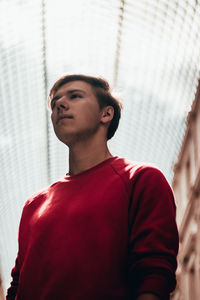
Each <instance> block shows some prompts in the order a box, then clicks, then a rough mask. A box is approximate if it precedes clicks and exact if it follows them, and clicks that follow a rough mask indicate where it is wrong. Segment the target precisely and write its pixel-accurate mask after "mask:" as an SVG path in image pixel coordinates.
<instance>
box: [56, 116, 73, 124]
mask: <svg viewBox="0 0 200 300" xmlns="http://www.w3.org/2000/svg"><path fill="white" fill-rule="evenodd" d="M62 119H73V116H70V115H69V116H62V117H59V118H58V119H57V121H56V123H58V122H59V121H60V120H62Z"/></svg>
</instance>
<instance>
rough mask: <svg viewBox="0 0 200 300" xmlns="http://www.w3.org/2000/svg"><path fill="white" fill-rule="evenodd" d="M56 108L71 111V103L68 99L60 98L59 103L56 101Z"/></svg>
mask: <svg viewBox="0 0 200 300" xmlns="http://www.w3.org/2000/svg"><path fill="white" fill-rule="evenodd" d="M56 107H57V109H58V110H61V109H65V110H67V109H69V103H68V101H67V99H66V97H64V96H63V97H61V98H59V99H58V100H57V101H56Z"/></svg>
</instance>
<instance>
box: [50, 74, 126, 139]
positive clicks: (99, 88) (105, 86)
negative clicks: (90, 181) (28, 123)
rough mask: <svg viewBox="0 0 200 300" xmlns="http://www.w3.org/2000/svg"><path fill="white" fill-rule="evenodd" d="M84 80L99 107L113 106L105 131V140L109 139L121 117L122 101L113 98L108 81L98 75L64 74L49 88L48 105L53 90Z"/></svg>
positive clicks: (53, 92)
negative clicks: (111, 115)
mask: <svg viewBox="0 0 200 300" xmlns="http://www.w3.org/2000/svg"><path fill="white" fill-rule="evenodd" d="M77 80H80V81H85V82H87V83H89V84H90V85H91V87H92V89H93V91H94V94H95V96H96V98H97V101H98V103H99V107H100V109H102V108H103V107H105V106H108V105H110V106H112V107H113V108H114V115H113V118H112V120H111V122H110V126H109V128H108V132H107V140H109V139H111V138H112V137H113V135H114V134H115V131H116V130H117V128H118V125H119V120H120V117H121V109H122V103H121V102H120V100H119V99H117V98H115V97H113V96H112V94H111V89H110V86H109V83H108V82H107V81H106V80H105V79H103V78H100V77H94V76H87V75H82V74H72V75H64V76H62V77H61V78H59V79H58V80H57V81H56V82H55V83H54V85H53V87H52V88H51V90H50V93H49V98H48V105H49V106H50V103H51V100H52V98H53V96H54V94H55V92H56V91H57V90H58V89H59V88H60V87H61V86H62V85H64V84H66V83H68V82H71V81H77Z"/></svg>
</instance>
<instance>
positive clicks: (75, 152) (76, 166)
mask: <svg viewBox="0 0 200 300" xmlns="http://www.w3.org/2000/svg"><path fill="white" fill-rule="evenodd" d="M110 157H112V155H111V153H110V152H109V149H108V147H107V142H106V141H98V143H97V142H95V141H93V142H91V141H82V142H81V143H76V144H75V145H73V146H71V147H69V175H76V174H79V173H81V172H84V171H86V170H88V169H90V168H92V167H94V166H96V165H98V164H99V163H101V162H103V161H104V160H106V159H108V158H110Z"/></svg>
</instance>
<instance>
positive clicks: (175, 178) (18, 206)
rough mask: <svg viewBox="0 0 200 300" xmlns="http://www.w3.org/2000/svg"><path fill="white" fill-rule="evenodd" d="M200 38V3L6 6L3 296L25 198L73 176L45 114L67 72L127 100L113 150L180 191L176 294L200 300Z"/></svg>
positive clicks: (1, 136)
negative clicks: (98, 80)
mask: <svg viewBox="0 0 200 300" xmlns="http://www.w3.org/2000/svg"><path fill="white" fill-rule="evenodd" d="M199 33H200V1H199V0H177V1H176V0H140V1H137V0H109V1H108V0H85V1H83V0H56V1H55V0H49V1H45V0H34V1H30V0H0V111H1V117H0V162H1V164H0V277H1V280H0V282H1V284H0V285H1V292H0V293H1V296H0V299H4V298H3V297H4V296H5V291H6V289H7V288H8V286H9V283H10V281H11V277H10V272H11V268H12V267H13V265H14V263H15V257H16V255H17V247H18V245H17V236H18V226H19V221H20V216H21V212H22V208H23V205H24V203H25V201H26V199H27V198H28V197H29V196H30V195H31V194H33V193H34V192H36V191H39V190H40V189H42V188H44V187H45V186H47V185H49V184H51V183H52V182H54V181H56V180H57V179H59V178H60V177H62V176H64V175H65V173H66V172H67V171H68V150H67V148H66V146H65V145H64V144H62V143H61V142H60V141H58V139H57V138H56V137H55V135H54V132H53V129H52V125H51V121H50V112H49V111H48V109H47V96H48V92H49V89H50V88H51V86H52V85H53V83H54V82H55V80H56V79H57V78H58V77H60V76H61V75H63V74H66V73H84V74H89V75H96V76H101V77H104V78H106V79H107V80H108V81H109V82H110V84H111V86H112V87H113V91H114V92H115V93H117V94H118V95H119V96H120V98H121V99H122V101H123V106H124V109H123V113H122V118H121V122H120V126H119V129H118V131H117V133H116V134H115V136H114V138H113V139H112V140H111V141H110V142H109V146H110V150H111V153H112V154H113V155H118V156H122V157H126V158H127V159H129V160H133V161H140V162H149V163H152V164H154V165H156V166H157V167H159V168H160V169H161V170H162V172H163V173H164V175H165V176H166V178H167V180H168V181H169V183H170V184H171V185H172V186H173V189H174V191H175V196H176V203H177V211H178V225H179V230H180V236H181V244H180V246H181V247H183V248H184V249H186V250H184V251H185V252H184V253H186V254H184V255H182V256H181V257H180V258H179V261H180V262H179V268H178V271H177V278H178V285H177V289H176V291H175V293H174V295H173V296H172V297H173V298H174V299H192V300H196V299H199V298H197V297H198V295H199V293H200V291H199V290H198V289H199V287H198V285H199V283H200V281H198V280H200V271H199V257H200V256H199V253H200V250H199V248H198V247H200V246H198V244H199V245H200V239H199V237H198V236H200V233H199V232H200V230H199V227H198V224H199V220H200V217H199V215H200V214H199V204H198V203H199V190H200V188H199V178H200V175H199V168H200V141H199V136H200V117H199V115H200V113H199V98H200V97H199V85H198V80H199V76H200V34H199ZM189 112H190V114H189V115H188V113H189ZM194 132H195V134H193V133H194ZM184 149H186V150H184ZM188 149H189V150H188ZM185 153H186V154H185ZM188 153H189V154H188ZM184 174H186V175H184ZM188 174H189V175H188ZM190 175H191V176H193V177H191V176H190ZM188 176H189V177H188ZM190 178H192V179H191V182H190ZM192 180H193V181H192ZM188 182H189V183H190V184H189V185H188ZM186 185H187V188H186ZM191 193H193V194H191ZM191 195H193V196H191ZM192 197H193V198H192ZM198 218H199V219H198ZM186 231H187V241H184V238H185V233H186ZM192 241H193V244H194V246H192V248H191V247H189V250H188V245H190V246H191V245H192ZM198 242H199V243H198ZM183 248H181V249H183ZM181 253H183V252H181ZM193 254H194V255H193ZM192 255H193V256H194V257H193V256H192ZM191 257H193V258H192V259H193V260H192V263H191V262H190V265H189V267H188V262H189V261H190V260H191ZM184 263H186V266H185V265H184ZM191 266H193V267H191ZM194 282H196V285H197V287H196V290H195V291H193V294H191V293H192V291H191V289H192V290H194V288H193V287H192V285H194ZM3 294H4V296H3ZM191 295H192V296H191ZM191 297H192V298H191ZM195 297H196V298H195Z"/></svg>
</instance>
